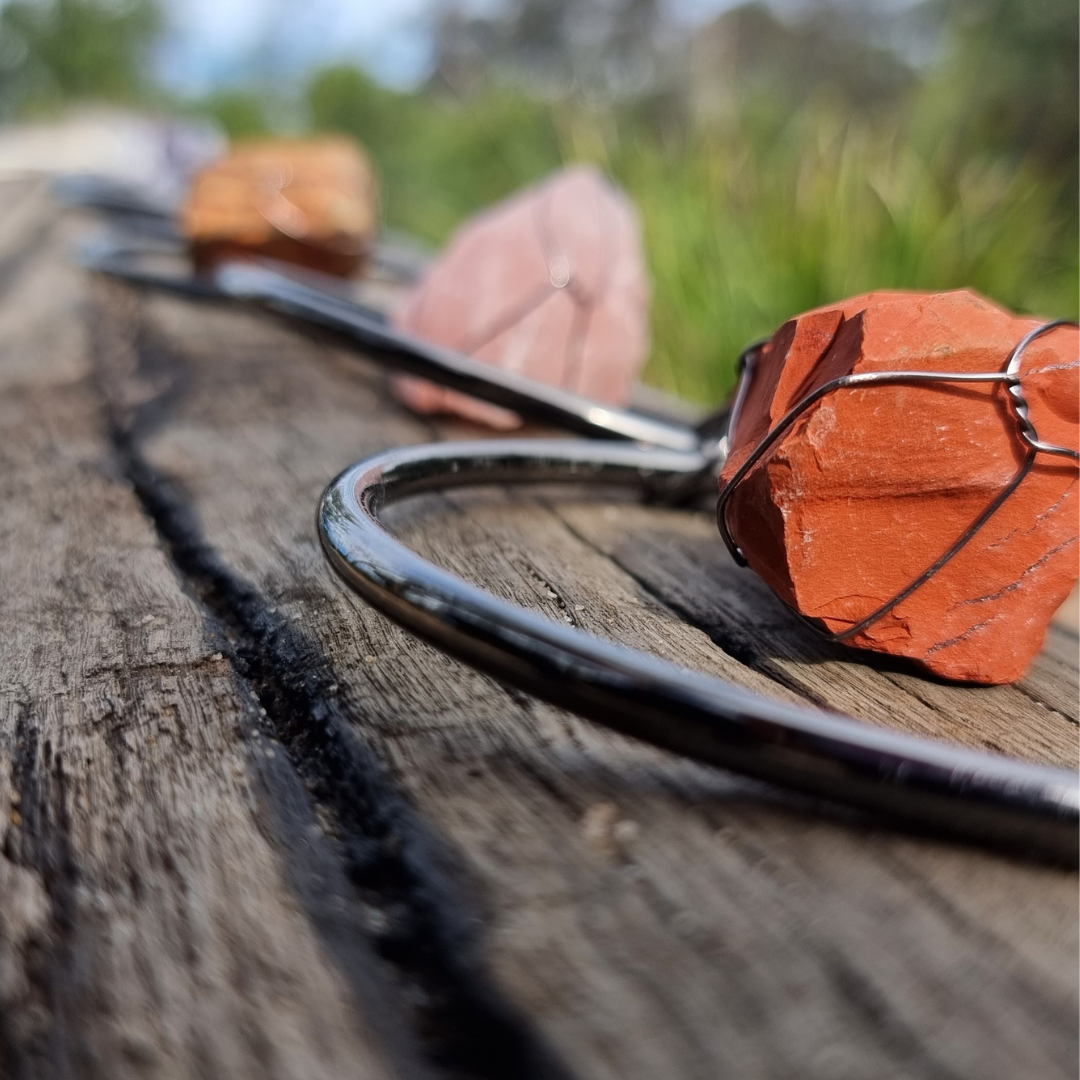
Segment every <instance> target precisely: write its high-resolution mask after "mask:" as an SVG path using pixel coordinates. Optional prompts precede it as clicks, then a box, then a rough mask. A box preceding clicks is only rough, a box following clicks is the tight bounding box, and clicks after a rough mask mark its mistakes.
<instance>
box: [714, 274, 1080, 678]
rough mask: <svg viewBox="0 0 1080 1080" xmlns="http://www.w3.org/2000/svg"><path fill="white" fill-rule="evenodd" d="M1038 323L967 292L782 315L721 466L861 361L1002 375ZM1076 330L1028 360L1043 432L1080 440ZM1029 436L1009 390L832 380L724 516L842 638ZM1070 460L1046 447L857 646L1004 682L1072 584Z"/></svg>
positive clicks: (755, 560)
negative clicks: (961, 542) (849, 384)
mask: <svg viewBox="0 0 1080 1080" xmlns="http://www.w3.org/2000/svg"><path fill="white" fill-rule="evenodd" d="M1041 321H1042V320H1038V319H1030V318H1018V317H1017V316H1014V315H1012V314H1010V313H1009V312H1007V311H1004V310H1002V309H1001V308H999V307H997V306H995V305H994V304H991V303H990V302H988V301H987V300H985V299H983V298H982V297H980V296H978V295H976V294H975V293H972V292H968V291H958V292H950V293H937V294H926V293H896V292H892V293H887V292H880V293H870V294H869V295H866V296H859V297H855V298H854V299H852V300H847V301H844V302H843V303H840V304H836V305H833V306H830V307H826V308H821V309H819V310H817V311H811V312H808V313H807V314H805V315H800V316H799V317H798V318H795V319H792V320H791V321H790V322H787V323H785V324H784V325H783V326H781V327H780V329H779V330H777V331H776V333H775V334H774V335H773V337H772V339H771V340H770V342H769V343H768V345H766V346H765V347H764V348H763V349H762V350H761V351H760V353H759V355H758V359H757V361H756V363H755V365H754V368H753V371H752V373H751V375H750V383H749V386H748V388H747V393H746V397H745V400H744V404H743V407H742V410H741V413H740V415H739V417H738V418H737V422H736V426H735V430H734V431H733V432H732V433H731V436H730V456H729V458H728V460H727V463H726V465H725V467H724V470H723V473H722V475H721V483H722V484H723V483H726V482H727V480H729V479H730V478H731V477H732V475H733V474H734V473H735V471H736V470H737V469H738V468H739V466H740V465H741V464H742V463H743V462H744V461H745V460H746V458H747V456H748V455H749V454H750V453H751V451H752V450H753V449H754V447H755V446H757V444H758V442H759V441H760V440H761V439H762V438H763V437H764V436H765V434H766V433H767V432H768V431H769V430H770V429H771V428H772V427H773V426H774V425H775V424H776V423H777V421H779V420H780V419H781V417H783V416H784V414H785V413H787V412H788V411H789V410H790V409H791V408H792V407H793V406H794V405H796V404H797V403H798V402H799V401H800V400H802V399H803V398H804V397H805V396H806V395H807V394H808V393H810V392H812V391H813V390H814V389H815V388H817V387H819V386H821V385H822V384H824V383H825V382H828V381H829V380H831V379H835V378H837V377H839V376H842V375H847V374H850V373H853V372H873V371H896V370H930V371H951V372H992V371H1000V370H1001V369H1002V367H1003V366H1004V364H1005V362H1006V360H1007V358H1008V356H1009V354H1010V352H1011V351H1012V349H1013V347H1014V346H1015V345H1016V343H1017V342H1018V341H1019V340H1020V339H1021V338H1022V337H1023V336H1024V335H1025V334H1026V333H1027V332H1028V331H1029V330H1031V329H1033V328H1034V327H1036V326H1038V325H1040V322H1041ZM1078 350H1080V334H1078V331H1077V329H1076V328H1075V327H1071V326H1069V327H1062V328H1059V329H1056V330H1054V331H1052V332H1049V333H1047V334H1046V335H1044V336H1042V337H1039V338H1037V339H1036V340H1035V341H1034V342H1032V344H1031V345H1030V346H1029V347H1028V348H1027V350H1026V351H1025V353H1024V354H1023V362H1022V366H1021V381H1022V387H1023V392H1024V395H1025V396H1026V398H1027V401H1028V403H1029V405H1030V416H1031V419H1032V421H1033V423H1034V425H1035V428H1036V430H1037V432H1038V436H1039V438H1040V439H1041V440H1043V441H1044V442H1048V443H1054V444H1057V445H1061V446H1067V447H1070V448H1071V449H1074V450H1075V449H1077V446H1078V442H1080V439H1078V404H1080V384H1078V377H1080V360H1078V358H1077V357H1078ZM1025 451H1026V447H1025V444H1024V443H1023V442H1022V441H1021V439H1020V437H1019V435H1018V433H1017V423H1016V419H1015V416H1014V414H1013V412H1012V410H1011V409H1010V407H1009V404H1008V402H1007V398H1006V391H1005V389H1004V387H1002V386H1001V385H1000V384H966V385H960V384H940V383H939V384H933V385H930V384H921V385H915V384H913V385H891V386H875V387H865V388H859V389H840V390H835V391H833V392H831V393H829V394H827V395H826V396H825V397H823V398H822V399H821V400H820V401H819V402H817V403H816V404H814V405H813V406H811V407H810V408H809V409H808V410H807V412H806V413H804V414H803V415H802V416H801V417H800V418H799V419H798V420H797V421H796V422H795V424H794V426H793V427H792V429H791V430H790V431H789V432H788V434H787V435H786V436H784V437H783V438H782V439H781V440H780V442H779V443H778V445H777V446H775V447H774V448H773V449H772V450H771V451H770V452H769V453H768V454H767V455H766V456H765V457H764V458H763V459H762V460H761V461H760V462H759V463H758V464H756V465H755V466H754V467H753V469H752V470H751V471H750V472H749V473H748V474H747V475H746V477H745V479H744V480H743V481H742V483H741V484H740V485H739V486H738V487H737V488H736V489H735V492H734V494H733V495H732V498H731V500H730V502H729V503H728V507H727V515H726V517H727V522H728V526H729V528H730V530H731V533H732V536H733V538H734V539H735V542H736V543H737V544H738V545H739V547H740V548H741V549H742V551H743V553H744V555H745V556H746V558H747V560H748V562H749V564H750V566H751V567H753V569H754V570H756V571H757V573H758V574H759V575H760V576H761V577H762V578H763V579H764V580H765V581H766V582H767V583H768V584H769V586H770V587H771V588H772V589H773V590H774V591H775V592H776V593H777V594H778V595H779V596H780V597H781V598H782V599H783V600H784V601H786V602H787V603H788V604H790V605H791V606H792V607H793V608H795V609H796V610H798V611H799V612H801V613H802V614H803V615H805V616H807V617H809V618H810V619H812V620H814V621H815V622H816V623H817V624H818V625H820V626H821V627H822V628H823V629H824V630H826V631H827V632H829V633H842V632H843V631H845V630H847V629H850V628H851V627H853V626H855V625H856V624H857V623H859V622H860V621H861V620H862V619H864V618H865V617H866V616H867V615H869V614H870V613H871V612H872V611H874V610H875V609H876V608H878V607H879V606H880V605H882V604H884V603H886V602H887V601H888V600H890V599H891V598H892V597H893V596H895V595H896V594H898V593H899V592H900V591H901V590H902V589H904V587H905V586H907V585H908V584H909V583H910V582H912V581H913V580H915V579H916V578H918V577H919V576H920V575H921V574H922V573H923V572H924V571H926V570H927V569H928V568H929V567H930V566H932V565H933V564H934V562H935V561H936V560H937V559H938V558H939V557H940V556H941V555H943V554H944V553H945V552H946V551H947V550H948V549H949V548H950V546H951V545H952V544H953V543H954V542H955V541H956V540H957V539H958V538H959V537H960V536H961V535H962V534H963V533H964V531H965V530H966V529H967V528H968V527H969V526H970V525H971V524H972V522H973V521H974V520H975V519H976V518H977V517H978V516H979V514H980V512H981V511H982V510H983V509H984V508H985V507H986V506H987V505H988V504H989V503H990V502H991V501H992V500H993V499H994V497H995V496H996V495H997V494H998V493H999V492H1000V491H1001V490H1002V489H1003V488H1004V487H1005V486H1006V485H1007V484H1008V483H1009V481H1010V479H1011V478H1012V477H1013V476H1014V475H1015V474H1016V472H1017V469H1018V468H1019V467H1020V465H1021V464H1022V462H1023V460H1024V456H1025ZM1077 519H1078V484H1077V464H1076V461H1075V460H1074V459H1069V458H1065V457H1060V456H1050V455H1047V454H1039V455H1038V456H1037V457H1036V459H1035V464H1034V466H1033V468H1032V469H1031V471H1030V473H1028V475H1027V476H1026V477H1025V478H1024V480H1023V481H1022V482H1021V484H1020V486H1019V488H1018V489H1017V490H1016V491H1015V492H1013V494H1012V495H1011V496H1010V497H1009V498H1008V499H1007V500H1006V501H1005V503H1004V504H1003V505H1002V506H1001V507H1000V509H998V510H997V511H996V512H995V513H994V514H993V516H992V517H991V518H990V519H989V520H988V521H987V522H986V524H985V525H984V526H983V527H982V528H981V529H980V530H979V531H978V532H977V533H976V534H975V536H974V537H972V539H971V540H970V541H969V542H968V543H967V544H966V545H965V546H964V547H963V548H962V549H961V550H960V551H959V552H958V553H957V554H956V555H955V556H954V557H953V558H952V559H951V561H949V562H948V563H946V564H945V566H943V567H942V568H941V569H940V570H939V571H938V572H937V573H935V574H934V575H933V576H932V577H931V578H930V579H929V580H928V581H926V582H925V583H924V584H923V585H921V586H920V587H919V588H918V589H916V591H915V592H913V593H912V594H911V595H910V596H908V597H906V598H905V599H903V600H901V601H900V602H899V603H897V604H895V605H894V606H893V607H892V608H891V609H890V610H889V611H887V612H886V613H885V614H884V615H883V616H882V617H881V618H879V619H877V620H876V621H875V622H874V623H872V624H871V625H870V626H868V627H866V628H865V629H864V630H862V631H860V632H858V633H857V634H855V635H853V636H852V637H850V638H848V639H846V640H847V643H848V644H850V645H854V646H857V647H859V648H863V649H872V650H874V651H876V652H882V653H890V654H892V655H895V656H905V657H910V658H911V659H912V660H915V661H917V662H918V663H919V664H920V665H922V666H923V667H924V668H925V669H927V670H928V671H930V672H932V673H934V674H935V675H939V676H942V677H944V678H948V679H957V680H964V681H971V682H979V683H1006V682H1011V681H1013V680H1015V679H1018V678H1020V676H1021V675H1022V674H1023V673H1024V670H1025V669H1026V668H1027V666H1028V664H1029V663H1030V662H1031V660H1032V658H1033V657H1034V656H1035V654H1036V653H1037V652H1038V650H1039V648H1040V646H1041V644H1042V641H1043V636H1044V634H1045V631H1046V626H1047V623H1048V622H1049V620H1050V618H1051V616H1052V615H1053V614H1054V611H1055V610H1056V609H1057V608H1058V606H1059V605H1060V604H1061V603H1062V601H1063V600H1064V599H1065V597H1066V596H1067V595H1068V593H1069V590H1070V588H1071V587H1072V585H1073V583H1074V582H1075V581H1076V580H1077V553H1078V544H1077V540H1078V537H1077V533H1078V528H1077Z"/></svg>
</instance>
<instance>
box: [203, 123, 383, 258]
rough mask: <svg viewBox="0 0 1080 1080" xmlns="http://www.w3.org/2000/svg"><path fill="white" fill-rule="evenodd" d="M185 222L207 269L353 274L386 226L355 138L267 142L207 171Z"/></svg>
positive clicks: (230, 156)
mask: <svg viewBox="0 0 1080 1080" xmlns="http://www.w3.org/2000/svg"><path fill="white" fill-rule="evenodd" d="M182 216H183V230H184V234H185V236H187V238H188V240H189V241H190V243H191V247H192V252H193V255H194V258H195V264H196V267H197V268H199V269H200V270H205V269H208V268H210V267H213V266H215V265H217V264H218V263H220V262H223V261H225V260H227V259H235V258H244V257H251V256H265V257H267V258H273V259H280V260H282V261H285V262H292V263H299V264H300V265H302V266H308V267H311V268H313V269H316V270H321V271H323V272H324V273H329V274H337V275H340V276H347V275H349V274H351V273H353V272H355V271H356V270H357V269H358V268H359V266H360V264H361V262H362V260H363V256H364V253H365V251H366V250H367V247H368V245H369V244H370V242H371V240H372V239H373V237H374V235H375V232H376V230H377V228H378V194H377V191H376V186H375V178H374V175H373V173H372V170H371V166H370V165H369V164H368V160H367V158H366V157H365V156H364V155H363V153H361V151H360V150H359V149H357V147H356V145H355V144H354V143H352V142H350V141H349V140H348V139H343V138H338V137H324V138H317V139H306V140H264V141H259V142H252V143H244V144H242V145H240V146H238V147H236V148H235V149H233V150H232V151H231V152H230V153H228V154H226V155H225V157H223V158H221V159H220V160H218V161H216V162H214V163H213V164H211V165H210V166H208V167H207V168H206V169H204V170H203V171H202V172H200V173H199V174H198V175H197V176H196V177H195V180H194V181H193V183H192V187H191V191H190V192H189V194H188V199H187V202H186V204H185V206H184V208H183V215H182Z"/></svg>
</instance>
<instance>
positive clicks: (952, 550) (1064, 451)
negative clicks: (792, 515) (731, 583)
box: [716, 319, 1080, 641]
mask: <svg viewBox="0 0 1080 1080" xmlns="http://www.w3.org/2000/svg"><path fill="white" fill-rule="evenodd" d="M1076 325H1077V323H1076V322H1075V321H1074V320H1073V319H1054V320H1053V321H1052V322H1047V323H1043V324H1042V325H1041V326H1037V327H1035V329H1034V330H1031V331H1029V332H1028V333H1027V334H1025V335H1024V337H1022V338H1021V339H1020V341H1018V342H1017V343H1016V345H1015V346H1014V347H1013V350H1012V352H1010V353H1009V356H1008V358H1007V359H1006V361H1005V363H1004V365H1003V366H1002V369H1001V370H1000V371H992V372H948V371H868V372H862V373H859V374H855V375H843V376H841V377H840V378H838V379H833V380H831V381H830V382H827V383H824V384H823V385H822V386H819V387H818V388H817V389H816V390H814V391H813V392H812V393H810V394H807V395H806V397H804V398H803V399H802V400H801V401H800V402H799V403H798V404H797V405H795V406H794V408H792V409H790V410H789V411H788V412H787V413H786V414H785V415H784V416H782V417H781V418H780V420H779V421H778V422H777V424H776V426H775V427H774V428H773V429H772V430H771V431H770V432H769V433H768V434H767V435H766V436H765V437H764V438H763V439H762V440H761V442H759V443H758V444H757V446H755V447H754V449H753V450H752V451H751V452H750V454H749V456H748V457H747V458H746V460H745V461H744V462H743V463H742V465H740V466H739V468H738V469H737V470H736V471H735V474H734V475H733V476H732V477H731V479H730V480H729V481H728V482H727V483H726V484H725V485H724V486H723V487H722V488H721V489H720V498H719V501H718V502H717V504H716V523H717V525H718V526H719V528H720V535H721V536H722V537H723V539H724V543H725V544H726V545H727V549H728V551H729V552H730V553H731V557H732V558H733V559H734V560H735V561H736V562H737V563H738V564H739V565H740V566H746V565H747V560H746V556H745V555H744V554H743V551H742V549H741V548H740V547H739V545H738V544H737V543H736V541H735V538H734V537H733V536H732V533H731V528H730V526H729V525H728V521H727V507H728V503H729V502H730V501H731V497H732V495H734V494H735V492H736V490H737V489H738V487H739V485H740V484H741V483H742V481H743V480H744V479H745V478H746V477H747V476H748V475H749V473H750V471H751V469H753V468H754V466H755V465H757V464H758V463H759V462H760V461H761V460H762V458H763V457H764V456H765V455H766V454H767V453H768V452H769V451H770V450H771V449H773V447H775V446H776V445H777V444H778V443H779V442H780V440H781V439H782V438H783V436H784V435H785V434H787V432H788V431H790V430H791V427H792V425H793V424H794V423H795V421H796V420H798V419H799V417H800V416H802V415H803V413H805V412H806V411H807V410H808V409H809V408H810V407H811V406H812V405H814V404H816V403H817V402H819V401H820V400H821V399H822V398H823V397H826V396H827V395H829V394H831V393H834V392H835V391H837V390H857V389H861V388H866V387H870V386H887V385H894V384H897V383H927V382H948V383H1001V384H1002V385H1003V386H1004V387H1005V390H1006V400H1007V402H1008V404H1009V407H1010V409H1011V411H1012V414H1013V417H1014V418H1015V420H1016V433H1017V437H1018V438H1019V439H1020V440H1021V442H1023V443H1024V445H1025V446H1026V447H1027V452H1026V453H1025V455H1024V460H1023V461H1022V462H1021V464H1020V467H1019V468H1018V469H1017V470H1016V473H1015V474H1014V475H1013V477H1012V479H1011V480H1010V481H1009V482H1008V483H1007V484H1006V485H1005V487H1004V488H1002V489H1001V491H1000V492H998V494H997V495H996V496H995V497H994V498H993V499H992V500H991V501H990V502H989V503H988V504H987V506H986V507H985V509H983V510H982V512H981V513H980V514H979V515H978V517H976V518H975V520H974V521H973V522H972V523H971V524H970V525H969V526H968V527H967V529H965V530H964V532H963V533H961V534H960V536H959V537H957V539H956V540H955V541H954V542H953V544H952V545H951V546H950V547H949V548H948V550H946V551H945V553H944V554H943V555H941V556H940V557H939V558H938V559H936V560H935V561H934V562H933V563H931V564H930V566H928V567H927V568H926V569H925V570H924V571H923V572H922V573H921V574H920V575H919V576H918V577H917V578H915V579H914V580H913V581H911V582H909V583H908V584H907V585H905V586H904V588H903V589H901V590H900V591H899V592H898V593H896V594H895V595H894V596H892V597H890V598H889V599H888V600H886V601H885V603H883V604H881V605H879V606H878V607H876V608H875V609H874V610H873V611H871V612H870V614H869V615H867V616H865V618H863V619H860V620H859V621H858V622H857V623H855V624H854V625H852V626H849V627H848V628H847V629H846V630H839V631H837V632H836V633H834V634H825V636H826V637H828V638H829V639H830V640H831V641H845V640H847V639H848V638H851V637H854V636H855V635H856V634H859V633H861V632H862V631H864V630H866V629H867V628H868V627H870V626H872V625H873V624H874V623H876V622H877V621H878V619H880V618H882V617H883V616H885V615H887V614H888V613H889V612H890V611H891V610H892V609H893V608H894V607H896V605H897V604H899V603H900V602H901V601H903V600H906V599H907V598H908V597H909V596H910V595H911V594H912V593H913V592H915V590H916V589H918V588H919V587H920V586H922V585H923V584H925V583H926V582H927V581H929V580H930V578H932V577H933V576H934V575H935V574H936V573H937V572H938V571H939V570H940V569H941V568H942V567H943V566H945V564H946V563H948V562H949V560H950V559H952V558H953V556H954V555H956V553H957V552H958V551H960V550H961V549H962V548H963V547H964V545H965V544H967V543H968V542H969V541H970V540H971V538H972V537H973V536H975V534H976V533H977V532H978V531H979V530H980V529H981V528H982V527H983V526H984V525H985V524H986V523H987V522H988V521H989V520H990V518H991V517H993V515H994V514H995V513H996V512H997V510H998V509H999V508H1000V507H1001V506H1002V504H1003V503H1004V502H1005V500H1006V499H1008V498H1009V496H1010V495H1012V493H1013V492H1014V491H1016V489H1017V488H1018V487H1019V486H1020V484H1021V483H1022V481H1023V479H1024V477H1025V476H1027V474H1028V473H1029V472H1030V471H1031V467H1032V465H1033V464H1034V463H1035V458H1036V456H1037V455H1038V454H1056V455H1059V456H1061V457H1069V458H1072V459H1073V460H1074V461H1077V460H1080V453H1078V452H1077V451H1076V450H1072V449H1070V448H1069V447H1067V446H1055V445H1054V444H1053V443H1046V442H1042V441H1041V440H1040V439H1039V435H1038V432H1037V431H1036V430H1035V425H1034V424H1033V423H1032V421H1031V417H1030V415H1029V412H1028V403H1027V399H1026V398H1025V397H1024V392H1023V387H1022V385H1021V379H1020V361H1021V360H1022V359H1023V355H1024V351H1025V350H1026V349H1027V347H1028V346H1029V345H1030V344H1031V343H1032V342H1033V341H1034V340H1035V339H1036V338H1038V337H1041V336H1042V335H1043V334H1047V333H1049V332H1050V331H1051V330H1056V329H1057V328H1058V327H1059V326H1076ZM763 344H765V343H764V342H757V343H755V344H754V345H752V346H750V347H749V348H748V349H747V350H746V351H745V352H744V353H743V355H742V357H741V365H742V372H741V375H740V378H739V386H738V389H737V391H736V394H735V402H734V404H733V405H732V408H731V418H730V420H729V422H728V443H727V445H728V446H730V445H731V441H732V435H733V433H734V431H735V426H736V424H737V423H738V419H739V412H740V411H741V409H742V406H743V403H744V402H745V400H746V395H747V392H748V389H749V386H750V381H751V379H752V378H753V375H754V366H755V361H756V359H757V356H758V353H759V350H760V348H761V346H762V345H763ZM789 606H790V605H789ZM792 610H795V609H792ZM795 613H796V614H797V615H799V617H800V618H801V619H803V621H804V622H806V623H807V624H808V625H810V626H812V627H814V629H815V630H817V631H818V632H819V633H822V634H824V633H825V632H824V631H823V630H822V629H821V627H820V626H819V625H818V623H817V622H816V621H815V620H813V619H810V618H808V617H807V616H805V615H803V614H802V612H799V611H796V612H795Z"/></svg>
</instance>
